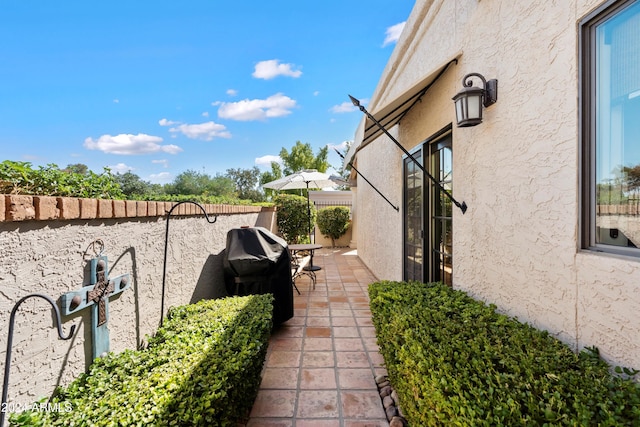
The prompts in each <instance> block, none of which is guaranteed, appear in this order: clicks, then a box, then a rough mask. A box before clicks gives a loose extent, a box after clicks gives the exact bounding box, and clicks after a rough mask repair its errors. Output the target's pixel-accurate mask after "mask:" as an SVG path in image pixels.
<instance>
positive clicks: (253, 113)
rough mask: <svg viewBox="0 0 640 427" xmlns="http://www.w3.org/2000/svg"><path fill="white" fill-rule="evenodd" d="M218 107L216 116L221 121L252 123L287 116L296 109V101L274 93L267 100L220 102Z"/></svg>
mask: <svg viewBox="0 0 640 427" xmlns="http://www.w3.org/2000/svg"><path fill="white" fill-rule="evenodd" d="M218 105H219V106H220V108H218V116H219V117H221V118H223V119H231V120H238V121H252V120H265V119H268V118H272V117H283V116H287V115H289V114H291V109H292V108H294V107H296V101H295V100H293V99H291V98H289V97H288V96H285V95H283V94H282V93H276V94H275V95H271V96H270V97H268V98H267V99H244V100H242V101H238V102H221V103H219V104H218Z"/></svg>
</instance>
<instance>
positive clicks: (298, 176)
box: [262, 169, 336, 241]
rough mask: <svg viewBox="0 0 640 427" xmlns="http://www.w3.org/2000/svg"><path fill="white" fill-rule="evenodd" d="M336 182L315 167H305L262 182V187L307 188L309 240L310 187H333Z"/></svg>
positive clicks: (274, 188)
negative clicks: (273, 179)
mask: <svg viewBox="0 0 640 427" xmlns="http://www.w3.org/2000/svg"><path fill="white" fill-rule="evenodd" d="M335 185H336V183H335V182H333V181H332V180H330V179H329V175H327V174H326V173H322V172H318V171H317V170H315V169H305V170H301V171H299V172H294V173H292V174H290V175H287V176H285V177H283V178H280V179H276V180H275V181H271V182H267V183H266V184H262V187H263V188H270V189H272V190H298V189H305V188H306V189H307V216H308V217H309V241H311V204H310V202H309V191H308V190H309V189H310V188H320V189H322V188H328V187H335Z"/></svg>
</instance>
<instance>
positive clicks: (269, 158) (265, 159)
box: [255, 154, 282, 166]
mask: <svg viewBox="0 0 640 427" xmlns="http://www.w3.org/2000/svg"><path fill="white" fill-rule="evenodd" d="M271 162H276V163H282V159H281V158H280V156H274V155H271V154H268V155H266V156H262V157H256V160H255V164H256V165H258V166H265V165H266V166H271Z"/></svg>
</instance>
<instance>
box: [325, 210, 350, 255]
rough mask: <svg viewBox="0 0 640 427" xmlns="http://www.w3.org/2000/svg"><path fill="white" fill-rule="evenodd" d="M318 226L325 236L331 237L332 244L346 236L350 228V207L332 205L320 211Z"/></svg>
mask: <svg viewBox="0 0 640 427" xmlns="http://www.w3.org/2000/svg"><path fill="white" fill-rule="evenodd" d="M318 228H319V229H320V232H321V233H322V235H323V236H326V237H330V238H331V246H335V245H336V240H338V239H339V238H340V237H342V236H344V233H346V232H347V229H349V208H348V207H346V206H331V207H328V208H324V209H320V210H319V211H318Z"/></svg>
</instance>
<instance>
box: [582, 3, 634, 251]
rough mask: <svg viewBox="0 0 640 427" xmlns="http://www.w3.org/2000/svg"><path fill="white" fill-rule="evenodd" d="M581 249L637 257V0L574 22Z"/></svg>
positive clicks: (603, 9) (610, 4) (617, 4)
mask: <svg viewBox="0 0 640 427" xmlns="http://www.w3.org/2000/svg"><path fill="white" fill-rule="evenodd" d="M581 44H582V46H581V53H582V75H581V84H582V106H581V120H582V139H583V149H582V162H583V163H582V166H583V175H582V187H583V191H582V201H583V204H582V213H583V215H582V228H581V230H582V246H583V247H585V248H590V249H593V250H598V251H604V252H612V253H619V254H625V255H632V256H640V249H639V248H640V0H633V1H628V0H627V1H609V2H607V3H606V4H604V5H603V6H602V7H601V8H600V9H598V10H596V11H595V12H594V13H592V14H591V15H589V16H588V17H587V18H585V19H584V20H583V21H582V23H581Z"/></svg>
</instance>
